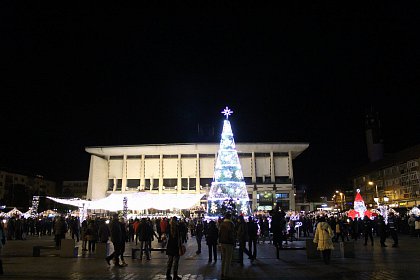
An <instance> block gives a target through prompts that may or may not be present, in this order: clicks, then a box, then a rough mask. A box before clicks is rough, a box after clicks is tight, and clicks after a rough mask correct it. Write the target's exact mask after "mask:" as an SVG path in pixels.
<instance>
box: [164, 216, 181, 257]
mask: <svg viewBox="0 0 420 280" xmlns="http://www.w3.org/2000/svg"><path fill="white" fill-rule="evenodd" d="M171 226H174V227H175V228H174V229H173V230H172V229H170V232H171V234H169V239H168V245H167V246H166V255H168V256H179V245H180V244H181V240H180V234H179V228H178V224H177V223H175V224H172V225H171ZM171 226H169V227H171Z"/></svg>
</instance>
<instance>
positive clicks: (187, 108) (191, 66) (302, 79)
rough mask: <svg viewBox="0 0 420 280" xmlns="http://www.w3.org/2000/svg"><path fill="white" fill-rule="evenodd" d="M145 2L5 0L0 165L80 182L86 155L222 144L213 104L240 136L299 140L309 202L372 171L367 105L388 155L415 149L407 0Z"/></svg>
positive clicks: (415, 42)
mask: <svg viewBox="0 0 420 280" xmlns="http://www.w3.org/2000/svg"><path fill="white" fill-rule="evenodd" d="M149 2H151V3H149V4H137V6H129V5H128V4H126V3H115V5H114V6H102V5H99V4H97V5H92V6H88V4H86V3H83V5H81V4H80V5H79V4H74V3H72V4H71V5H67V4H68V3H66V4H64V3H63V4H59V5H62V6H51V3H48V4H47V3H45V4H40V3H29V4H25V5H23V4H16V3H15V1H4V2H2V3H1V7H0V20H1V29H0V31H1V42H0V45H1V47H0V51H1V57H2V58H1V63H0V65H1V66H0V67H1V69H2V72H3V74H2V75H1V78H0V79H1V80H0V82H1V83H0V84H1V85H0V87H1V88H2V89H1V98H0V124H1V133H0V141H1V142H0V143H1V145H0V168H7V169H9V170H15V171H19V172H26V173H29V174H42V175H43V176H44V177H45V178H46V179H53V180H57V181H63V180H87V179H88V172H89V155H88V154H87V153H86V152H85V150H84V149H85V147H87V146H107V145H136V144H159V143H190V142H217V143H218V142H219V140H220V133H221V130H222V120H223V115H222V114H220V112H221V111H222V109H223V108H224V107H225V106H229V107H230V108H231V109H232V110H233V111H234V114H233V115H232V116H231V117H230V120H231V123H232V126H233V132H234V136H235V141H236V142H260V141H261V142H307V143H309V144H310V147H309V149H307V150H306V151H305V152H304V153H303V154H302V155H301V156H299V157H298V158H297V159H296V160H295V162H294V167H295V180H296V182H295V183H296V184H297V185H300V186H305V187H306V188H307V189H308V190H309V191H310V192H312V194H313V195H315V196H316V195H323V194H330V192H331V191H332V190H335V189H337V188H340V189H343V188H346V187H349V186H350V185H349V183H348V182H347V178H348V175H349V174H350V171H351V170H353V169H354V168H356V167H359V166H362V165H364V164H366V163H367V162H368V159H367V153H366V144H365V134H364V123H365V115H366V112H368V111H369V110H371V108H373V109H374V110H375V111H376V112H378V114H379V117H380V121H381V124H382V135H383V140H384V146H385V151H386V152H387V153H392V152H396V151H399V150H401V149H403V148H407V147H409V146H411V145H414V144H418V143H420V127H419V120H420V115H419V89H420V87H419V86H420V77H419V74H420V70H419V69H420V39H419V31H418V30H419V27H420V25H419V20H420V17H419V16H418V15H419V14H420V13H419V12H420V9H419V7H418V5H417V3H416V4H415V5H416V6H414V4H413V5H412V4H410V2H408V3H404V5H399V3H398V2H395V3H382V2H378V3H366V6H363V5H362V4H360V3H359V4H354V6H345V5H344V4H337V3H335V2H336V1H331V2H329V3H305V4H303V3H302V5H298V4H296V5H291V6H281V7H274V6H268V5H265V4H262V3H260V2H261V1H240V4H232V3H233V2H230V1H183V2H182V4H181V3H178V4H177V5H174V4H172V5H168V4H167V2H162V1H149ZM168 2H171V1H168ZM141 3H143V2H141ZM413 3H415V1H413ZM340 5H341V6H340ZM388 5H392V6H388ZM198 124H200V127H201V128H203V129H204V133H200V134H198V133H197V127H198ZM212 128H214V131H215V133H214V135H212V134H209V133H206V131H210V130H211V129H212Z"/></svg>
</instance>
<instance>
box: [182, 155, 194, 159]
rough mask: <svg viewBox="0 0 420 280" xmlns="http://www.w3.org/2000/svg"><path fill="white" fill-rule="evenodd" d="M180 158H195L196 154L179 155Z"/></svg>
mask: <svg viewBox="0 0 420 280" xmlns="http://www.w3.org/2000/svg"><path fill="white" fill-rule="evenodd" d="M181 158H197V155H181Z"/></svg>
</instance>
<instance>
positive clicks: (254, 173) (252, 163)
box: [251, 152, 257, 184]
mask: <svg viewBox="0 0 420 280" xmlns="http://www.w3.org/2000/svg"><path fill="white" fill-rule="evenodd" d="M255 166H256V163H255V152H252V158H251V177H252V183H253V184H255V183H256V181H257V171H256V170H255Z"/></svg>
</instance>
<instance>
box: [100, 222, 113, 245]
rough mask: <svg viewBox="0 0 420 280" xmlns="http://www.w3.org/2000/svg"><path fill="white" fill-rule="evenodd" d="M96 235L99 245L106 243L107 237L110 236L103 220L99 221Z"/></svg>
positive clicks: (109, 231)
mask: <svg viewBox="0 0 420 280" xmlns="http://www.w3.org/2000/svg"><path fill="white" fill-rule="evenodd" d="M98 235H99V242H101V243H107V242H108V240H109V237H110V236H111V230H110V229H109V226H108V225H107V224H106V223H105V220H103V219H101V220H100V221H99V229H98Z"/></svg>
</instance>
